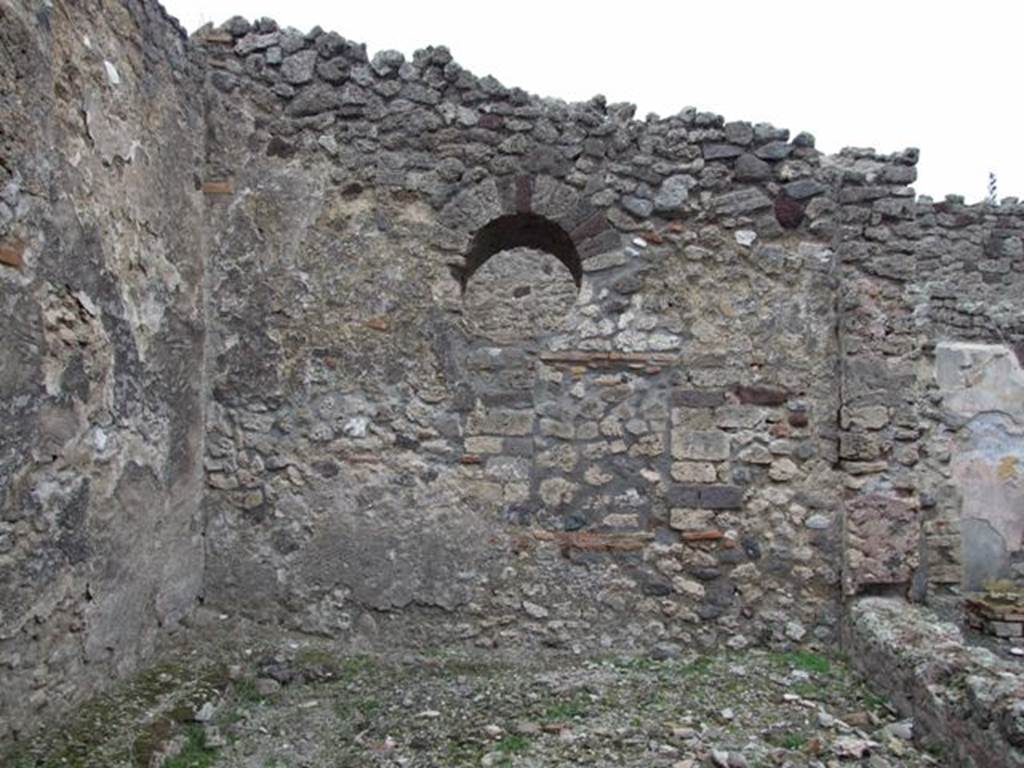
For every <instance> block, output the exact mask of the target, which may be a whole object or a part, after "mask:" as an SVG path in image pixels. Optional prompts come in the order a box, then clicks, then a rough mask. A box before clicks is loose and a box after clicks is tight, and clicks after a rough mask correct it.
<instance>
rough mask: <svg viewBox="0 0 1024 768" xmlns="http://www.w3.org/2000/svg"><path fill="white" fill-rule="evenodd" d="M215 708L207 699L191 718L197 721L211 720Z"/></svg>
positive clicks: (206, 721) (205, 721)
mask: <svg viewBox="0 0 1024 768" xmlns="http://www.w3.org/2000/svg"><path fill="white" fill-rule="evenodd" d="M215 711H216V708H215V707H214V706H213V702H212V701H207V702H205V703H204V704H203V706H201V707H200V708H199V711H198V712H196V713H195V715H193V717H192V719H193V720H195V721H196V722H197V723H208V722H210V721H211V720H213V714H214V712H215Z"/></svg>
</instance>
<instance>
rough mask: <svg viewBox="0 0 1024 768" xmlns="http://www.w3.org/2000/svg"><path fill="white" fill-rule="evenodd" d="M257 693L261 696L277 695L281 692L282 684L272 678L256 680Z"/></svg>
mask: <svg viewBox="0 0 1024 768" xmlns="http://www.w3.org/2000/svg"><path fill="white" fill-rule="evenodd" d="M255 685H256V692H257V693H258V694H259V695H260V696H270V695H271V694H274V693H277V692H278V691H279V690H281V684H280V683H279V682H277V680H274V679H273V678H270V677H258V678H256V683H255Z"/></svg>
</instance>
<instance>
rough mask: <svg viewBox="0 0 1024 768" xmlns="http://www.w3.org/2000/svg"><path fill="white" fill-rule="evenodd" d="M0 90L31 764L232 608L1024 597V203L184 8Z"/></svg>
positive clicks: (548, 636)
mask: <svg viewBox="0 0 1024 768" xmlns="http://www.w3.org/2000/svg"><path fill="white" fill-rule="evenodd" d="M0 84H2V91H0V302H2V305H3V309H4V311H3V322H2V323H0V335H2V342H0V344H2V349H3V355H2V358H0V395H2V397H0V408H2V409H3V413H2V418H0V669H2V670H3V679H4V683H5V684H4V686H3V687H2V690H0V712H2V716H0V723H2V726H0V738H5V737H9V736H12V735H15V734H17V733H18V732H20V731H23V730H26V729H29V728H31V727H34V726H35V725H37V724H38V723H39V722H40V721H41V720H44V719H45V718H46V717H49V716H52V713H53V712H56V711H59V710H60V709H61V708H63V707H65V706H66V705H67V704H68V703H69V702H73V701H75V700H78V699H79V698H81V696H83V695H84V694H85V693H87V692H88V691H90V690H94V689H95V688H96V687H97V685H98V684H99V682H100V681H101V680H104V679H108V678H110V677H112V676H117V675H120V674H123V673H125V672H127V671H130V670H131V669H133V668H134V667H135V666H136V665H138V664H139V663H141V662H143V661H144V660H146V659H147V658H148V657H149V655H150V654H151V651H152V648H153V645H154V643H155V642H156V640H157V639H158V638H159V637H161V636H163V635H165V634H167V633H172V632H174V631H176V630H177V628H178V627H180V626H181V623H182V622H187V621H188V617H189V615H190V612H191V611H192V609H193V608H194V607H195V606H196V605H197V604H198V603H199V602H200V601H201V602H202V603H204V604H205V605H206V606H208V607H212V608H213V609H214V610H217V611H222V612H224V613H226V614H228V615H233V614H243V615H246V616H248V617H252V618H256V619H259V620H262V621H266V622H269V623H275V624H281V625H284V626H287V627H289V628H294V629H299V630H303V631H306V632H311V633H321V634H326V635H330V636H333V637H337V638H339V639H340V640H343V641H345V642H355V643H368V644H387V643H391V644H399V643H402V642H415V643H434V644H442V643H449V644H450V643H472V644H475V645H478V646H483V647H494V646H499V645H510V644H518V645H522V646H524V647H532V646H553V647H558V648H567V649H571V650H574V651H577V652H579V653H600V652H602V650H608V649H611V648H617V649H622V648H632V649H651V648H654V649H656V650H658V652H660V653H666V654H670V653H672V652H673V651H674V649H679V648H680V647H682V646H710V645H716V644H728V645H729V646H730V647H744V646H746V645H752V644H771V645H780V644H785V643H800V642H817V643H821V644H830V643H833V642H837V641H838V639H839V634H840V622H841V617H842V613H843V607H844V601H846V600H847V599H848V598H850V597H852V596H854V595H857V594H859V593H863V592H875V591H878V590H884V591H889V592H895V593H898V594H903V595H906V596H909V597H911V598H913V599H915V600H924V599H926V598H928V597H930V596H933V595H941V594H942V593H943V590H944V589H945V588H946V586H947V585H963V586H966V587H970V588H973V587H975V586H977V585H978V583H980V581H981V580H983V579H985V578H989V577H992V576H1001V577H1011V578H1012V577H1019V576H1021V575H1022V574H1021V573H1020V572H1019V570H1017V569H1019V568H1020V567H1021V563H1022V562H1024V551H1022V550H1024V547H1022V535H1024V508H1022V505H1024V495H1022V491H1021V488H1022V485H1021V484H1022V482H1024V480H1022V476H1024V475H1022V473H1024V464H1022V462H1024V394H1022V393H1024V373H1022V371H1021V364H1020V358H1021V356H1022V355H1024V311H1022V306H1021V297H1022V296H1024V206H1021V205H1020V204H1018V203H1017V202H1016V201H1015V200H1012V199H1008V200H1005V201H1003V202H1002V204H1000V205H974V206H967V205H964V204H963V202H962V201H961V200H959V199H957V198H953V197H951V198H949V199H947V200H946V201H944V202H938V203H936V202H932V201H930V200H928V199H926V198H916V197H915V195H914V192H913V190H912V188H911V187H910V186H909V185H910V184H911V183H913V181H914V180H915V176H916V171H915V167H914V166H915V163H916V162H917V152H916V151H915V150H906V151H903V152H900V153H897V154H893V155H880V154H877V153H875V152H874V151H873V150H860V149H847V150H844V151H842V152H841V153H839V154H838V155H824V154H822V153H820V152H819V151H818V150H816V149H815V147H814V139H813V137H812V136H810V135H809V134H806V133H801V134H798V135H796V136H790V133H789V132H788V131H787V130H784V129H778V128H775V127H773V126H770V125H766V124H763V123H758V124H751V123H747V122H742V121H734V122H726V121H724V120H723V118H722V117H720V116H718V115H714V114H709V113H704V112H698V111H696V110H694V109H690V108H687V109H684V110H682V111H681V112H679V113H678V114H677V115H674V116H671V117H667V118H660V117H657V116H649V117H648V118H647V119H645V120H639V119H636V118H635V116H634V108H633V107H632V106H631V105H628V104H607V103H606V102H605V100H604V99H603V98H601V97H595V98H594V99H592V100H591V101H589V102H586V103H578V104H566V103H564V102H561V101H555V100H550V99H539V98H537V97H534V96H531V95H529V94H527V93H525V92H523V91H521V90H519V89H516V88H507V87H505V86H503V85H502V84H501V83H499V82H498V81H497V80H496V79H494V78H493V77H483V78H480V77H477V76H475V75H473V74H471V73H469V72H467V71H465V70H464V69H462V68H461V67H459V65H458V64H456V63H455V62H454V61H453V60H452V57H451V55H450V54H449V52H448V51H447V49H445V48H441V47H436V48H427V49H425V50H421V51H417V52H416V53H415V54H414V55H413V57H412V59H411V60H406V58H405V57H404V56H403V55H402V54H400V53H397V52H392V51H385V52H381V53H378V54H376V55H374V56H372V57H370V56H369V55H368V54H367V51H366V49H365V46H363V45H359V44H356V43H353V42H352V41H350V40H347V39H345V38H343V37H341V36H339V35H338V34H335V33H331V32H323V31H321V30H320V29H314V30H312V31H311V32H308V33H303V32H298V31H295V30H291V29H279V28H278V27H277V25H276V24H275V23H274V22H272V21H269V20H260V21H258V22H255V23H250V22H248V21H245V20H243V19H239V18H236V19H232V20H230V21H229V22H227V23H226V24H224V25H222V26H221V27H218V28H213V27H206V28H204V29H202V30H200V31H199V32H197V33H196V34H195V35H193V36H192V37H191V38H190V39H186V37H185V35H184V33H183V31H182V30H181V29H180V27H179V26H178V25H177V24H176V22H175V21H174V20H173V19H170V18H168V17H167V16H166V14H165V13H164V11H163V10H162V9H161V8H160V6H159V5H158V4H157V3H155V2H152V1H151V0H92V1H91V2H87V3H68V2H59V1H58V2H54V3H53V4H49V3H42V2H32V1H31V0H17V1H16V2H13V3H12V2H11V0H0Z"/></svg>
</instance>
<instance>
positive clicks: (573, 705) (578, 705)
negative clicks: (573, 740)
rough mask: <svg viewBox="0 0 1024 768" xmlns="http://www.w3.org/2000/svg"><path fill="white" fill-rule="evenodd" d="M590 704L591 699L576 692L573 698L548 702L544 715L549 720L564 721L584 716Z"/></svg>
mask: <svg viewBox="0 0 1024 768" xmlns="http://www.w3.org/2000/svg"><path fill="white" fill-rule="evenodd" d="M589 704H590V701H589V699H588V698H587V697H586V696H584V695H582V694H576V695H574V696H572V697H571V698H568V699H559V700H557V701H554V702H552V703H550V704H548V706H547V707H545V708H544V715H543V717H544V719H545V720H547V721H549V722H562V721H565V720H572V719H573V718H576V717H584V716H585V715H586V714H587V706H588V705H589Z"/></svg>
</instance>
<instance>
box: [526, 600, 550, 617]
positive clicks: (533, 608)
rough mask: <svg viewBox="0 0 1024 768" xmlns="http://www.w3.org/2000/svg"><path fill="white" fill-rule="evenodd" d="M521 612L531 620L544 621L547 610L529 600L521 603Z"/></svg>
mask: <svg viewBox="0 0 1024 768" xmlns="http://www.w3.org/2000/svg"><path fill="white" fill-rule="evenodd" d="M523 610H524V611H526V615H527V616H529V617H530V618H532V619H546V618H547V617H548V609H547V608H545V607H544V606H543V605H537V603H531V602H530V601H529V600H524V601H523Z"/></svg>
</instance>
